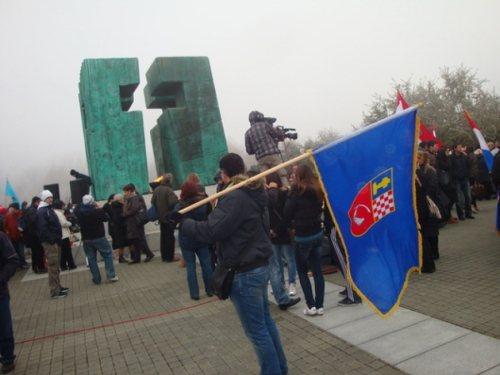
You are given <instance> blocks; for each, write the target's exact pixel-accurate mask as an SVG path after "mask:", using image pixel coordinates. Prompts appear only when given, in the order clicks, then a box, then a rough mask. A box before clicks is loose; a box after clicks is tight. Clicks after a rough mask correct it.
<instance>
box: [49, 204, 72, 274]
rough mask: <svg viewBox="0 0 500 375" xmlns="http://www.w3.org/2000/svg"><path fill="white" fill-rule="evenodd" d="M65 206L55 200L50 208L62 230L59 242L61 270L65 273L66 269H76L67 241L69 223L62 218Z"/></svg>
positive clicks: (69, 233) (69, 232)
mask: <svg viewBox="0 0 500 375" xmlns="http://www.w3.org/2000/svg"><path fill="white" fill-rule="evenodd" d="M65 206H66V205H65V204H64V202H63V201H61V200H59V199H57V200H55V201H54V203H52V207H53V208H54V211H55V212H56V215H57V218H58V219H59V222H60V223H61V228H62V242H61V270H62V271H66V270H67V269H68V268H69V269H70V270H74V269H75V268H77V266H76V264H75V261H74V259H73V253H72V252H71V244H70V241H69V237H70V235H71V231H70V230H69V228H70V227H71V222H69V221H68V220H67V219H66V216H64V208H65Z"/></svg>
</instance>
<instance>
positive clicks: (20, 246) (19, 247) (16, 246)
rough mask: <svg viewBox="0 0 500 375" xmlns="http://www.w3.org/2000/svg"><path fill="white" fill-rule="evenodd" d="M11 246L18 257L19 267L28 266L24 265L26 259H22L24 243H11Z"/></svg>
mask: <svg viewBox="0 0 500 375" xmlns="http://www.w3.org/2000/svg"><path fill="white" fill-rule="evenodd" d="M12 246H13V247H14V250H16V254H17V256H18V257H19V267H23V266H26V265H28V263H26V258H25V257H24V242H21V241H12Z"/></svg>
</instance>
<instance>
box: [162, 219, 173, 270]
mask: <svg viewBox="0 0 500 375" xmlns="http://www.w3.org/2000/svg"><path fill="white" fill-rule="evenodd" d="M160 253H161V260H166V261H171V260H172V259H174V254H175V237H174V230H173V229H172V228H170V225H168V223H160Z"/></svg>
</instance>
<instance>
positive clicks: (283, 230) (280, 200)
mask: <svg viewBox="0 0 500 375" xmlns="http://www.w3.org/2000/svg"><path fill="white" fill-rule="evenodd" d="M287 196H288V190H278V189H274V188H273V189H270V190H269V192H268V202H267V208H268V210H269V223H270V225H271V232H272V233H274V234H275V235H274V236H271V241H272V243H273V244H276V245H287V244H290V243H292V239H291V237H290V233H289V232H288V228H287V227H286V225H285V214H284V212H283V210H284V208H285V203H286V199H287Z"/></svg>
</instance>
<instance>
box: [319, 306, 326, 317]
mask: <svg viewBox="0 0 500 375" xmlns="http://www.w3.org/2000/svg"><path fill="white" fill-rule="evenodd" d="M324 313H325V311H324V310H323V308H322V307H320V308H319V309H318V315H323V314H324Z"/></svg>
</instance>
